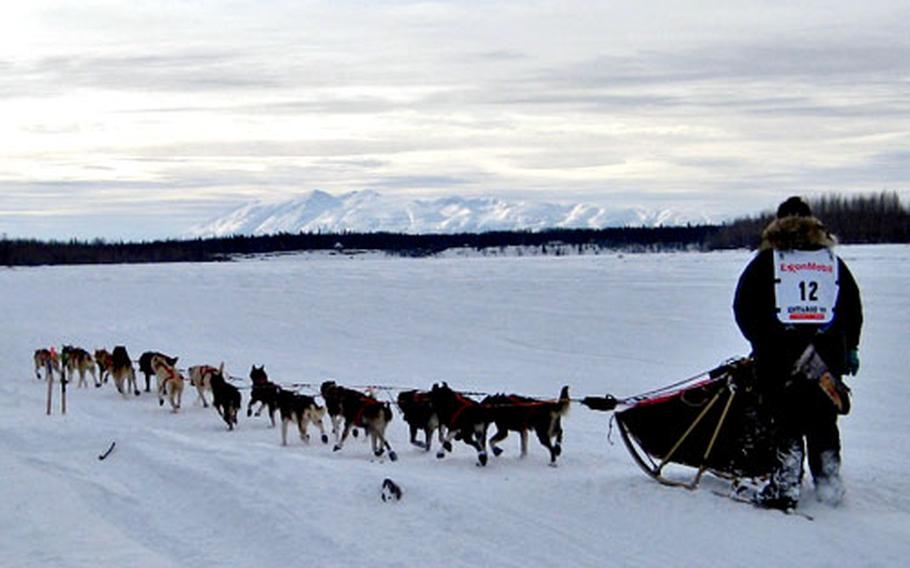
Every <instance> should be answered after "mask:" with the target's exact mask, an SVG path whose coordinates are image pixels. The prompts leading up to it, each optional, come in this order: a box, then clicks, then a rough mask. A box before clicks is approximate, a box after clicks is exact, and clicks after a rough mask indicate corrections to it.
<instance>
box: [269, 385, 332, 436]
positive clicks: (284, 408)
mask: <svg viewBox="0 0 910 568" xmlns="http://www.w3.org/2000/svg"><path fill="white" fill-rule="evenodd" d="M277 400H278V411H279V414H280V416H281V445H282V446H287V445H288V425H289V424H290V423H291V422H294V423H296V424H297V431H298V432H299V433H300V439H301V440H303V441H304V442H307V443H309V441H310V435H309V434H308V433H307V426H308V425H309V424H312V425H314V426H316V428H318V429H319V432H320V433H321V436H320V438H321V440H322V443H323V444H327V443H328V441H329V437H328V436H326V433H325V428H324V427H323V425H322V417H323V416H325V407H322V406H319V405H318V404H316V399H315V398H313V397H312V396H308V395H304V394H298V393H295V392H293V391H289V390H285V389H279V391H278V397H277Z"/></svg>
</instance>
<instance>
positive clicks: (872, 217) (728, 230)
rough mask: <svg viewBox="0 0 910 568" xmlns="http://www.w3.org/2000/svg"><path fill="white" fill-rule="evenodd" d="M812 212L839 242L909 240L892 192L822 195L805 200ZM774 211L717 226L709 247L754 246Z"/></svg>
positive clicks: (909, 213) (906, 215)
mask: <svg viewBox="0 0 910 568" xmlns="http://www.w3.org/2000/svg"><path fill="white" fill-rule="evenodd" d="M807 201H808V203H809V207H810V208H811V209H812V214H813V215H815V216H816V217H818V218H819V219H821V221H822V222H823V223H824V224H825V226H826V227H827V228H828V230H829V231H830V232H831V233H832V234H834V235H835V236H836V237H837V239H838V241H839V242H841V243H843V244H882V243H908V242H910V210H908V209H907V208H905V207H904V206H903V204H902V203H901V201H900V198H899V197H898V195H897V193H896V192H882V193H878V194H870V195H856V196H851V197H845V196H843V195H826V196H822V197H817V198H814V199H808V200H807ZM774 213H775V212H774V211H766V212H763V213H760V214H758V215H754V216H747V217H741V218H738V219H736V220H734V221H732V222H730V223H727V224H724V225H722V226H720V228H719V230H718V231H717V233H716V234H714V236H713V237H712V238H711V239H710V240H709V242H708V248H709V249H729V248H744V247H746V248H755V247H757V246H758V244H759V243H760V241H761V233H762V230H763V229H764V228H765V227H766V226H767V225H768V223H770V222H771V220H773V219H774Z"/></svg>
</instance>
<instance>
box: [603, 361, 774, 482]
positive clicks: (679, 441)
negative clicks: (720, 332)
mask: <svg viewBox="0 0 910 568" xmlns="http://www.w3.org/2000/svg"><path fill="white" fill-rule="evenodd" d="M753 372H754V369H753V362H752V360H751V359H748V358H743V359H739V360H736V361H732V362H730V363H727V364H724V365H721V366H719V367H717V368H715V369H713V370H711V371H709V372H708V373H705V374H702V375H700V376H698V377H695V378H694V379H692V380H690V381H688V382H686V383H684V384H677V385H673V386H671V387H667V388H665V389H660V390H657V391H654V392H651V393H647V394H645V395H642V396H639V397H634V398H632V399H629V400H627V401H624V403H625V404H627V405H628V406H627V407H626V408H624V409H622V410H620V411H618V412H616V414H615V416H616V422H617V424H618V425H619V432H620V434H621V435H622V438H623V441H624V442H625V444H626V447H627V448H628V449H629V452H630V453H631V454H632V457H633V458H634V459H635V461H636V462H637V463H638V465H639V466H640V467H641V468H642V470H644V472H645V473H647V474H648V475H650V476H651V477H653V478H654V479H656V480H657V481H659V482H661V483H663V484H665V485H676V486H684V487H688V488H690V489H694V488H695V487H696V486H697V485H698V483H699V481H700V480H701V477H702V475H703V474H704V473H705V471H710V472H711V473H714V474H715V475H718V476H720V477H725V478H729V477H755V476H760V475H764V474H767V473H769V472H770V471H772V470H773V469H774V467H775V464H776V463H777V462H776V461H775V448H777V447H778V444H777V443H775V438H774V430H773V428H772V427H771V423H770V420H769V419H768V414H767V412H766V410H765V409H764V408H762V406H761V404H760V400H759V397H758V395H757V393H755V391H754V390H753V388H752V386H753V383H754V377H753ZM671 463H672V464H680V465H685V466H690V467H694V468H697V469H698V472H697V474H696V475H695V477H694V479H693V480H692V481H691V482H683V481H679V480H675V479H671V478H668V477H665V476H664V467H666V466H667V465H668V464H671Z"/></svg>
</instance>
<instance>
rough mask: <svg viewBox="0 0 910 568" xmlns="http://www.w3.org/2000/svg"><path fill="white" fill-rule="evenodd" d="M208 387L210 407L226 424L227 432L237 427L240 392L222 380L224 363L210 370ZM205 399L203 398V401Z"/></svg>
mask: <svg viewBox="0 0 910 568" xmlns="http://www.w3.org/2000/svg"><path fill="white" fill-rule="evenodd" d="M210 368H211V367H210ZM211 369H212V371H214V372H212V373H210V374H209V387H210V388H211V389H212V406H213V407H214V408H215V410H217V411H218V414H220V415H221V418H222V420H224V422H225V424H227V427H228V430H233V429H234V426H236V425H237V413H238V412H239V411H240V406H241V404H242V403H241V397H240V391H239V390H238V389H237V387H235V386H234V385H232V384H231V383H229V382H227V381H226V380H225V378H224V371H223V369H224V363H222V364H221V367H220V368H218V369H214V368H211ZM204 400H205V398H203V401H204Z"/></svg>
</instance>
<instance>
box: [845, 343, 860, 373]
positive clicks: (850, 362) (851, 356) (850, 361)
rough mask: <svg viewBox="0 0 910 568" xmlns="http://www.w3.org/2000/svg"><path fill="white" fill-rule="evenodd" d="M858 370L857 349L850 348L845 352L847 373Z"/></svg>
mask: <svg viewBox="0 0 910 568" xmlns="http://www.w3.org/2000/svg"><path fill="white" fill-rule="evenodd" d="M858 372H859V349H851V350H850V352H849V353H847V374H848V375H855V374H856V373H858Z"/></svg>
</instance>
